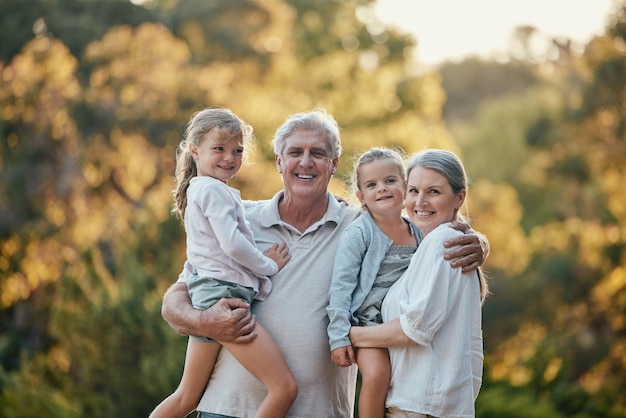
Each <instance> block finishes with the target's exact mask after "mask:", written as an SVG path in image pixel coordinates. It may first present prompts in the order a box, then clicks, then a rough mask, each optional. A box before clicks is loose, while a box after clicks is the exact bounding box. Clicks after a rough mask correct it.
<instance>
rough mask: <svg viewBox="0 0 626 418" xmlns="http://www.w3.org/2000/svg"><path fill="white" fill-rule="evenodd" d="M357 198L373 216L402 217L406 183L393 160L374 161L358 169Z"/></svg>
mask: <svg viewBox="0 0 626 418" xmlns="http://www.w3.org/2000/svg"><path fill="white" fill-rule="evenodd" d="M357 170H358V172H357V174H358V182H359V183H358V184H357V186H358V190H357V192H356V196H357V197H358V198H359V200H360V201H361V204H363V205H365V206H366V207H367V209H368V210H369V211H370V213H371V214H372V215H373V216H376V215H386V216H389V215H393V216H400V213H401V212H402V207H403V205H404V193H405V191H406V183H405V182H404V180H403V178H402V173H400V171H399V168H398V166H397V164H395V163H394V162H393V161H392V160H389V159H387V160H374V161H371V162H369V163H366V164H363V165H361V166H360V167H359V168H358V169H357Z"/></svg>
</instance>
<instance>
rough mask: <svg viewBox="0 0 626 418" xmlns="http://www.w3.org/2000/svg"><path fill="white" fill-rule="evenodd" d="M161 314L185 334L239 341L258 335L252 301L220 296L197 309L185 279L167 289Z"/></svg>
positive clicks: (241, 342) (233, 341)
mask: <svg viewBox="0 0 626 418" xmlns="http://www.w3.org/2000/svg"><path fill="white" fill-rule="evenodd" d="M161 315H162V316H163V319H165V320H166V321H167V323H168V324H170V326H171V327H172V328H174V330H175V331H176V332H178V333H179V334H182V335H195V336H200V337H209V338H213V339H215V340H217V341H223V342H232V343H240V344H243V343H248V342H250V341H252V340H254V339H255V338H256V336H257V334H256V332H255V330H254V327H255V325H256V319H255V317H254V315H252V313H251V312H250V305H248V304H247V303H245V302H244V301H242V300H240V299H221V300H220V301H218V302H217V303H216V304H215V305H213V306H211V307H210V308H209V309H205V310H200V309H195V308H194V307H193V306H192V305H191V300H190V299H189V293H188V292H187V285H186V284H185V283H175V284H174V285H172V286H171V287H170V288H169V289H168V290H167V292H166V293H165V296H164V297H163V305H162V306H161Z"/></svg>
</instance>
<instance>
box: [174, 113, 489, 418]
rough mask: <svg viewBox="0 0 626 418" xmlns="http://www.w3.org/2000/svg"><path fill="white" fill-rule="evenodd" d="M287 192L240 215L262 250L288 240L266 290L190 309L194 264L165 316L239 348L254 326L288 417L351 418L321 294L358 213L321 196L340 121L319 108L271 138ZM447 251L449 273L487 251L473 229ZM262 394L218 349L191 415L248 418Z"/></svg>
mask: <svg viewBox="0 0 626 418" xmlns="http://www.w3.org/2000/svg"><path fill="white" fill-rule="evenodd" d="M272 144H273V147H274V154H275V159H276V167H277V168H278V172H279V173H280V174H281V176H282V179H283V183H284V190H282V191H280V192H278V193H277V194H276V195H275V196H274V197H273V198H272V199H271V200H269V201H264V202H261V203H259V204H258V205H254V206H252V207H250V208H248V209H247V212H246V217H247V219H248V221H249V222H250V226H251V227H252V230H253V231H254V234H255V240H256V243H257V246H258V247H259V249H260V250H261V251H264V250H265V249H266V248H268V247H269V246H271V245H272V244H273V243H275V242H281V241H284V242H286V243H287V245H288V247H289V250H290V254H291V261H290V262H289V263H287V265H286V266H285V267H284V268H283V269H282V270H281V271H280V272H278V273H277V274H276V275H275V276H273V277H272V283H273V287H272V292H271V294H270V296H269V297H268V298H267V299H266V300H265V301H264V302H259V303H256V304H254V306H253V308H252V311H253V312H254V315H252V314H251V313H250V310H249V309H248V308H249V307H248V305H246V304H245V303H243V302H241V301H239V300H234V299H222V300H221V301H220V302H219V303H218V304H216V305H214V306H213V307H211V308H210V309H207V310H204V311H201V310H196V309H194V308H193V307H192V306H191V303H190V300H189V297H188V295H187V286H186V284H185V283H184V279H185V277H186V275H188V274H190V272H191V270H192V267H191V266H189V265H188V264H187V265H186V266H185V270H184V271H183V272H182V273H181V279H180V280H179V282H178V283H176V284H175V285H173V286H172V287H171V288H170V289H169V290H168V292H167V293H166V294H165V297H164V300H163V309H162V314H163V317H164V318H165V319H166V320H167V321H168V323H169V324H170V325H171V326H172V327H173V328H174V329H175V330H176V331H177V332H179V333H181V334H185V335H198V336H208V337H210V338H213V339H216V340H218V341H230V342H237V343H242V344H245V343H247V342H249V341H251V340H252V339H254V338H255V333H254V325H255V320H256V319H258V320H259V322H260V323H262V324H263V325H264V327H265V328H266V329H267V330H268V332H269V333H270V334H271V335H272V337H273V338H274V340H275V341H276V343H277V344H278V346H279V348H280V349H281V351H282V353H283V355H284V356H285V359H286V360H287V363H288V365H289V367H290V369H291V371H292V373H293V374H294V376H295V378H296V380H297V382H298V389H299V392H298V397H297V399H296V401H295V403H294V404H293V406H292V407H291V409H290V411H289V414H288V416H289V417H325V418H347V417H351V416H352V412H353V406H354V405H353V404H354V394H355V393H354V392H355V379H356V369H355V368H354V367H350V368H342V367H337V366H335V365H334V364H333V363H332V361H331V359H330V349H329V346H328V337H327V334H326V327H327V326H328V317H327V314H326V306H327V304H328V289H329V286H330V280H331V276H332V267H333V259H334V257H335V252H336V249H337V244H338V242H339V240H338V238H339V235H340V234H341V232H342V231H343V230H344V229H345V228H346V227H347V226H348V224H349V223H350V222H351V221H352V220H354V219H355V218H356V217H357V216H358V215H359V208H358V207H355V206H352V205H346V204H344V203H341V202H338V201H337V200H336V199H335V198H334V197H333V195H332V194H331V193H330V192H329V191H328V189H327V188H328V184H329V182H330V179H331V177H332V176H333V175H334V173H335V171H336V169H337V163H338V161H339V156H340V155H341V151H342V150H341V142H340V136H339V128H338V126H337V122H336V121H335V120H334V119H333V118H332V116H330V115H329V114H327V113H326V112H325V111H323V110H314V111H311V112H304V113H297V114H294V115H291V116H290V117H289V118H288V119H287V121H286V122H285V123H284V124H283V125H282V126H281V127H280V128H279V129H278V130H277V132H276V135H275V137H274V139H273V141H272ZM468 232H469V233H468V234H466V235H464V236H462V237H460V238H458V240H456V241H455V242H453V243H451V244H457V245H459V244H460V245H463V246H462V247H461V248H459V249H457V250H455V251H453V252H451V253H449V254H448V256H449V257H450V259H454V261H453V266H464V267H463V268H464V270H471V269H473V268H476V267H477V266H478V265H479V264H481V263H482V262H483V261H484V258H485V257H486V255H487V252H488V250H487V249H486V248H487V244H486V240H484V239H483V238H482V237H480V236H479V235H477V234H475V233H474V232H473V231H471V230H469V231H468ZM264 397H265V387H264V386H263V384H262V383H261V382H260V381H258V380H257V379H255V378H254V377H253V376H252V375H251V374H250V373H248V372H247V371H246V370H245V369H244V368H243V367H242V366H241V365H240V364H239V363H238V362H237V360H236V359H235V358H234V357H233V356H231V355H230V353H228V351H227V350H221V353H220V357H219V359H218V362H217V363H216V365H215V368H214V370H213V374H212V376H211V379H210V381H209V384H208V386H207V389H206V391H205V393H204V395H203V397H202V399H201V400H200V404H199V406H198V411H201V413H200V416H201V417H203V418H212V417H224V416H226V417H245V418H248V417H254V416H255V413H256V410H257V408H258V406H259V404H260V403H261V401H262V400H263V398H264Z"/></svg>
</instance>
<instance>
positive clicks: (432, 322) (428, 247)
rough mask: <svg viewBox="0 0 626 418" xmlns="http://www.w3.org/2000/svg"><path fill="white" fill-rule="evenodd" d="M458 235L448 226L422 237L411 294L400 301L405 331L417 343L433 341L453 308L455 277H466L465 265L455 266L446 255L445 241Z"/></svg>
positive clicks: (414, 262) (411, 274)
mask: <svg viewBox="0 0 626 418" xmlns="http://www.w3.org/2000/svg"><path fill="white" fill-rule="evenodd" d="M451 234H452V235H454V234H455V232H454V230H453V229H451V228H449V227H448V226H443V227H440V228H439V229H435V230H434V231H432V232H431V233H430V234H429V235H428V236H427V237H426V238H425V239H424V241H422V243H421V244H420V246H419V247H418V249H417V252H416V253H415V255H414V256H413V258H412V259H411V264H410V265H409V268H408V269H407V271H406V272H405V274H406V275H408V276H407V279H408V280H409V281H408V285H407V289H408V292H407V298H406V299H405V300H401V301H400V311H401V312H402V313H401V315H400V325H401V326H402V330H403V331H404V333H405V334H406V335H407V336H408V337H409V338H410V339H411V340H413V341H415V342H416V343H417V344H420V345H429V344H430V343H431V341H432V339H433V337H434V336H435V334H436V333H437V331H438V330H439V329H440V328H441V326H442V324H443V323H444V322H445V321H446V318H447V317H448V315H449V312H450V310H451V308H452V306H451V301H452V300H453V298H452V293H453V292H454V290H453V287H454V281H455V280H456V281H458V280H463V279H462V278H461V269H460V268H453V267H452V266H451V265H450V262H449V261H447V260H445V259H444V258H443V255H444V252H445V251H447V249H446V248H444V246H443V242H444V241H445V240H446V239H448V238H449V237H450V236H451Z"/></svg>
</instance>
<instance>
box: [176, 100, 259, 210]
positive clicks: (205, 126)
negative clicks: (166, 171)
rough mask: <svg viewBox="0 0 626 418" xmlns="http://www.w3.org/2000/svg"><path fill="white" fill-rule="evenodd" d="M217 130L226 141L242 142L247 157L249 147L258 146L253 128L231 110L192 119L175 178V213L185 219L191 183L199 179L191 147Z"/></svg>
mask: <svg viewBox="0 0 626 418" xmlns="http://www.w3.org/2000/svg"><path fill="white" fill-rule="evenodd" d="M213 130H216V131H217V132H218V134H219V136H220V138H223V139H224V141H226V140H228V139H231V138H239V139H240V140H241V142H242V144H243V145H244V153H245V152H246V146H248V145H252V144H253V143H254V135H253V132H252V127H251V126H250V125H248V124H247V123H246V122H244V121H243V120H242V119H241V118H239V117H238V116H237V115H235V114H234V113H233V112H232V111H231V110H230V109H226V108H220V107H208V108H205V109H203V110H200V111H198V112H195V113H194V114H193V115H191V118H190V119H189V122H188V123H187V126H186V128H185V134H184V136H183V139H182V140H181V141H180V144H178V148H177V150H176V171H175V174H174V179H175V181H176V187H175V188H174V190H172V195H173V197H174V209H172V211H173V212H176V213H178V214H179V216H180V217H181V219H183V218H184V216H185V208H186V207H187V189H188V188H189V183H190V182H191V179H192V178H193V177H195V176H197V175H198V169H197V167H196V162H195V161H194V159H193V157H192V155H191V149H190V147H191V144H192V143H193V144H196V145H200V143H201V142H202V141H203V140H204V138H205V137H206V134H207V133H209V132H210V131H213ZM244 155H245V154H244Z"/></svg>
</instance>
